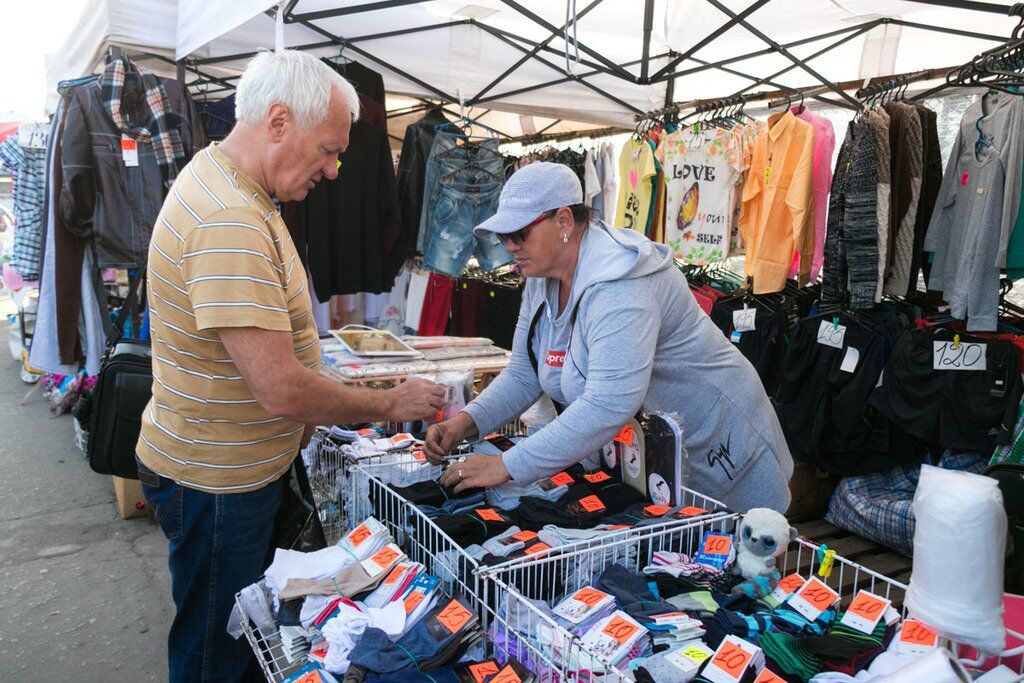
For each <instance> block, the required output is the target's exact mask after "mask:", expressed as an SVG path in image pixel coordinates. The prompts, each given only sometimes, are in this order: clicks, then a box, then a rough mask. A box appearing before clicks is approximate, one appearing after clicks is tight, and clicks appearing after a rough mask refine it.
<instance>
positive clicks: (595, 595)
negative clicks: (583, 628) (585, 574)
mask: <svg viewBox="0 0 1024 683" xmlns="http://www.w3.org/2000/svg"><path fill="white" fill-rule="evenodd" d="M610 597H611V596H610V595H608V594H607V593H604V592H602V591H599V590H597V589H595V588H581V589H580V590H578V591H576V592H575V593H574V594H573V596H572V599H573V600H575V601H577V602H581V603H583V604H584V605H586V606H587V607H594V606H596V605H598V604H599V603H601V601H603V600H607V599H608V598H610Z"/></svg>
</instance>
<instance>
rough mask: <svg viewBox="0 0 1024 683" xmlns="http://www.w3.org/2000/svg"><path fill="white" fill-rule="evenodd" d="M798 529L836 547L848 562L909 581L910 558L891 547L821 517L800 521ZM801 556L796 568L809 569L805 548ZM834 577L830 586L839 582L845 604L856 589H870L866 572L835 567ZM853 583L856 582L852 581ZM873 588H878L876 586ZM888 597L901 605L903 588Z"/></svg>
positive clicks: (819, 541) (892, 592)
mask: <svg viewBox="0 0 1024 683" xmlns="http://www.w3.org/2000/svg"><path fill="white" fill-rule="evenodd" d="M797 531H798V533H799V534H800V536H801V537H802V538H805V539H807V540H810V541H813V542H814V543H817V544H824V545H827V546H828V547H829V549H830V550H835V551H836V555H839V556H842V557H844V558H846V559H847V560H850V561H851V562H856V563H857V564H859V565H861V566H863V567H866V568H867V569H870V570H871V571H873V572H876V573H878V574H881V575H883V576H886V577H888V578H890V579H893V580H894V581H898V582H900V583H902V584H906V583H908V582H909V581H910V570H911V568H912V566H913V563H912V560H911V559H910V558H909V557H906V556H905V555H901V554H900V553H897V552H896V551H894V550H892V549H890V548H887V547H885V546H883V545H879V544H878V543H875V542H874V541H869V540H867V539H866V538H861V537H860V536H857V535H855V534H852V533H850V532H849V531H846V530H845V529H840V528H839V527H837V526H835V525H834V524H831V523H829V522H826V521H825V520H823V519H819V520H814V521H811V522H804V523H802V524H799V525H798V526H797ZM800 560H801V561H800V563H799V564H800V566H799V571H801V573H804V574H806V573H807V572H808V571H809V570H810V565H811V563H812V561H811V556H810V554H809V553H806V552H805V553H803V556H802V557H801V558H800ZM814 565H815V567H816V566H817V562H816V561H815V562H814ZM833 577H835V581H831V580H830V581H829V582H828V583H829V585H831V586H833V587H836V586H839V587H840V588H842V590H840V593H842V594H843V595H844V596H846V599H845V600H844V606H845V605H846V604H848V603H849V601H850V600H851V599H852V598H853V594H854V593H855V592H856V589H865V590H871V586H870V585H869V583H870V576H869V575H863V574H862V575H861V576H859V577H858V576H857V575H856V573H855V572H852V571H846V570H844V571H842V572H839V571H838V568H837V570H836V573H834V574H833ZM855 583H856V585H854V584H855ZM876 592H878V591H877V590H876ZM883 594H884V593H883ZM889 599H890V600H892V602H893V605H894V606H896V607H899V606H901V605H902V604H903V591H902V590H895V589H894V590H892V591H891V592H890V594H889Z"/></svg>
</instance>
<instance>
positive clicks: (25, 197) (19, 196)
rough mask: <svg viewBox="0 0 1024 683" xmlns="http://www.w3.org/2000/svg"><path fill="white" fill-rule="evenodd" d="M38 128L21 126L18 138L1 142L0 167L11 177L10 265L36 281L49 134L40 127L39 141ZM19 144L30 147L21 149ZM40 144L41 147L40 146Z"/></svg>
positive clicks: (38, 269)
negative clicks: (41, 133) (12, 232)
mask: <svg viewBox="0 0 1024 683" xmlns="http://www.w3.org/2000/svg"><path fill="white" fill-rule="evenodd" d="M39 128H40V127H39V126H22V127H21V128H20V129H19V131H18V135H17V136H14V135H12V136H10V137H9V138H7V139H6V140H4V141H3V142H2V143H0V166H2V167H4V168H6V169H7V172H8V173H10V174H11V180H12V191H13V195H14V250H13V252H12V254H11V265H12V266H13V267H14V269H15V270H17V271H18V274H19V275H21V277H22V278H24V279H25V280H38V279H39V273H40V258H41V256H42V249H43V198H44V192H45V186H46V138H47V137H48V133H47V131H46V128H45V127H42V128H43V135H42V137H41V138H40V136H39V134H38V129H39ZM33 133H35V134H33ZM16 138H17V139H16ZM30 139H31V142H30ZM22 141H24V142H26V143H29V144H31V146H27V145H26V146H23V145H22V144H21V142H22ZM40 142H41V143H42V148H40V147H39V143H40Z"/></svg>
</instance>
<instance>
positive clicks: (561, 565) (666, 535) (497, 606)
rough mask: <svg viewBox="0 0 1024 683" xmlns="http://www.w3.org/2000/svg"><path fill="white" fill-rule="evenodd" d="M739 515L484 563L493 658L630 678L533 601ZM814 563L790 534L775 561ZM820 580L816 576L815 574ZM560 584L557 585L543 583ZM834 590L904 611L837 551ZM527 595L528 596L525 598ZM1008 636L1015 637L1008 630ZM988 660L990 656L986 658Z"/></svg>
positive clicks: (1021, 668) (1015, 658) (694, 541)
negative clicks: (524, 560) (517, 560)
mask: <svg viewBox="0 0 1024 683" xmlns="http://www.w3.org/2000/svg"><path fill="white" fill-rule="evenodd" d="M740 519H741V517H740V515H736V514H731V515H727V516H723V517H717V518H703V519H698V520H694V521H692V522H691V523H689V524H687V525H684V526H676V527H672V528H666V529H661V530H656V531H652V532H649V533H647V534H644V535H641V536H633V537H631V538H624V539H619V540H616V541H614V542H611V543H607V544H604V545H600V546H596V547H590V548H581V549H572V550H563V551H562V552H559V553H557V554H550V555H548V556H547V557H544V558H540V559H537V560H535V561H533V562H531V563H529V564H506V565H502V566H495V567H488V568H485V569H484V570H483V572H482V577H483V583H484V586H483V590H484V600H483V602H484V604H486V605H492V606H493V607H490V608H489V609H491V610H492V611H491V614H490V621H491V622H492V623H493V624H494V627H495V628H494V630H493V631H492V632H490V633H489V634H488V635H489V636H490V638H491V642H492V644H493V648H494V653H495V655H496V656H497V657H498V658H499V659H502V660H504V659H506V658H508V657H515V658H517V659H518V660H519V661H521V662H523V663H524V664H526V665H527V666H528V667H529V668H530V669H531V670H533V671H534V672H535V673H536V674H537V677H538V680H542V681H568V680H588V676H590V677H592V678H600V679H601V680H602V681H609V682H611V681H615V682H618V681H623V682H626V681H632V680H633V676H632V674H630V673H627V672H625V671H623V670H621V669H619V668H616V667H615V666H614V665H613V663H611V662H609V661H608V660H607V659H605V658H603V657H602V656H601V655H599V654H598V653H596V652H593V651H591V650H589V649H588V648H587V647H585V646H584V645H583V644H582V642H581V640H580V637H578V636H574V635H573V634H571V633H570V632H569V631H567V630H566V629H565V628H563V627H562V626H561V625H560V624H558V623H557V622H556V621H555V620H554V619H552V618H551V617H550V616H548V615H547V614H546V613H545V612H544V611H542V609H540V608H539V607H538V606H537V604H536V602H537V601H538V600H544V601H547V602H548V603H549V604H552V603H553V602H554V600H555V599H556V598H557V597H560V596H562V595H568V594H570V593H572V592H574V591H576V590H578V589H580V588H584V587H586V586H589V585H591V583H592V582H593V580H594V579H595V578H596V577H597V576H599V575H600V574H601V573H602V572H603V571H604V570H605V569H607V568H608V567H610V566H611V565H613V564H620V565H623V566H625V567H626V568H628V569H631V570H632V571H636V572H639V571H641V570H642V569H643V567H645V566H647V565H649V564H650V563H651V559H652V556H653V554H654V553H655V552H658V551H672V552H681V553H683V554H686V555H689V556H691V557H692V556H693V555H694V554H695V553H696V551H697V550H698V548H699V544H700V542H701V540H702V539H703V537H704V534H705V533H706V532H708V531H720V532H728V533H733V532H735V530H736V527H737V523H738V521H739V520H740ZM817 569H818V546H817V545H816V544H814V543H812V542H810V541H807V540H805V539H797V540H796V541H794V542H793V543H792V544H790V547H789V548H788V549H787V551H786V553H785V555H783V556H782V557H781V558H780V559H779V571H780V572H781V573H782V575H783V576H787V575H789V574H792V573H798V574H800V575H801V576H802V577H804V578H805V579H806V578H810V577H811V576H815V575H816V572H817ZM819 578H820V577H819ZM553 579H554V580H559V581H560V582H561V588H562V590H557V588H555V587H553V586H551V585H549V584H547V585H546V583H545V582H550V581H552V580H553ZM821 580H822V581H823V582H824V583H825V584H826V585H828V586H829V587H831V588H832V589H833V590H835V591H836V592H837V593H838V594H839V599H840V604H841V605H842V606H843V607H846V606H848V605H849V604H850V602H851V601H852V600H853V598H854V596H855V595H856V594H857V592H858V591H860V590H865V591H869V592H871V593H874V594H876V595H879V596H881V597H883V598H886V599H888V600H890V601H891V603H892V605H893V607H894V608H896V609H897V610H899V611H900V612H901V614H902V616H903V617H906V616H907V613H906V609H905V608H904V607H903V598H904V595H905V592H906V589H907V586H906V584H903V583H900V582H898V581H894V580H892V579H890V578H888V577H886V576H884V575H882V574H879V573H878V572H875V571H872V570H870V569H868V568H866V567H864V566H862V565H859V564H857V563H855V562H851V561H850V560H847V559H845V558H843V557H840V556H838V555H836V556H835V557H834V564H833V569H832V573H831V574H830V575H829V577H828V578H824V579H821ZM531 598H532V600H531ZM1008 634H1009V635H1011V636H1013V637H1015V638H1018V639H1019V638H1020V637H1021V636H1020V635H1019V634H1017V633H1014V632H1012V631H1008ZM949 648H950V650H951V651H952V652H953V653H954V655H958V656H959V653H960V652H962V651H964V648H963V647H962V646H960V645H959V644H957V643H950V644H949ZM1022 652H1024V647H1020V648H1015V649H1012V650H1007V651H1004V652H1003V653H1001V655H1000V656H999V657H998V658H997V659H998V663H1002V664H1006V665H1007V666H1009V667H1010V668H1012V669H1013V670H1015V671H1016V672H1017V673H1019V674H1020V673H1024V663H1022V661H1021V658H1020V655H1021V653H1022ZM984 659H985V658H982V659H977V660H969V659H966V658H963V657H961V658H960V661H961V663H962V664H963V665H964V666H967V667H977V666H979V665H980V664H981V662H982V661H983V660H984ZM990 663H991V661H990Z"/></svg>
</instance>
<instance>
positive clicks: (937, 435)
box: [872, 329, 1022, 453]
mask: <svg viewBox="0 0 1024 683" xmlns="http://www.w3.org/2000/svg"><path fill="white" fill-rule="evenodd" d="M956 347H959V348H956ZM958 361H959V362H958ZM957 367H959V368H962V369H955V368H957ZM943 368H948V369H943ZM1021 392H1022V384H1021V376H1020V353H1019V351H1018V349H1017V347H1016V346H1015V345H1014V344H1013V343H1011V342H1008V341H1004V340H1000V339H989V338H983V337H975V336H971V335H968V334H966V333H959V334H957V333H955V332H953V331H951V330H946V329H936V330H933V331H930V330H909V331H907V332H904V333H903V335H902V336H901V337H900V339H899V342H898V343H897V344H896V349H895V350H894V351H893V353H892V354H891V356H890V357H889V360H888V362H887V363H886V366H885V374H884V377H883V379H882V383H881V386H879V387H878V389H877V390H876V391H875V393H874V395H873V396H872V402H873V403H874V405H876V406H877V407H878V409H879V410H880V411H881V412H882V413H883V414H884V415H885V416H887V417H888V418H889V419H891V420H893V421H894V422H897V423H898V424H900V425H902V427H903V428H904V429H906V430H907V431H908V432H910V433H911V434H912V435H914V436H916V437H918V438H920V439H924V440H926V441H928V442H930V443H938V444H939V445H941V446H942V447H943V448H953V449H956V450H964V451H977V452H986V453H987V452H990V451H991V450H992V449H993V448H994V447H995V446H996V445H997V444H1006V443H1009V439H1010V437H1011V436H1012V434H1013V429H1014V425H1015V424H1016V419H1017V410H1018V407H1019V405H1020V399H1021Z"/></svg>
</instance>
